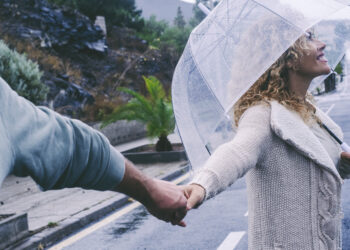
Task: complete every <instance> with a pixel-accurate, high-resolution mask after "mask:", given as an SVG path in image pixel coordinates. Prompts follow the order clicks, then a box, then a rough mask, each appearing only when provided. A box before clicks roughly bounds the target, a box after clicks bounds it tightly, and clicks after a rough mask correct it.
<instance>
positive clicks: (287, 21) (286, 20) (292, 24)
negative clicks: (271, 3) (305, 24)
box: [250, 0, 304, 31]
mask: <svg viewBox="0 0 350 250" xmlns="http://www.w3.org/2000/svg"><path fill="white" fill-rule="evenodd" d="M250 1H253V2H255V3H256V4H257V5H259V6H261V7H262V8H264V9H266V10H267V11H270V12H272V13H273V14H275V15H277V16H278V17H280V18H282V19H283V20H284V21H285V22H286V23H288V24H290V25H291V26H294V27H296V28H297V29H299V30H301V31H304V30H303V29H302V28H300V27H299V26H297V25H295V24H294V23H291V22H290V21H289V20H288V19H286V18H285V17H283V16H281V15H280V14H278V13H277V12H275V11H273V10H271V9H269V8H267V7H266V6H264V5H262V4H261V3H259V2H257V1H255V0H250Z"/></svg>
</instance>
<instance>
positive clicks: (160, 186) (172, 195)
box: [144, 179, 187, 227]
mask: <svg viewBox="0 0 350 250" xmlns="http://www.w3.org/2000/svg"><path fill="white" fill-rule="evenodd" d="M146 187H147V189H148V192H149V194H150V199H149V201H148V202H146V204H144V205H145V206H146V208H147V209H148V211H149V212H150V213H151V214H152V215H154V216H155V217H157V218H158V219H161V220H164V221H167V222H171V224H173V225H179V226H182V227H185V226H186V224H185V222H184V221H182V219H183V218H184V217H185V215H186V213H187V210H186V205H187V199H186V197H185V196H184V194H183V192H182V190H181V189H180V188H179V187H178V186H176V185H175V184H173V183H170V182H166V181H161V180H156V179H151V180H149V183H147V186H146Z"/></svg>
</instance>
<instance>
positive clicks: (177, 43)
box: [161, 26, 192, 54]
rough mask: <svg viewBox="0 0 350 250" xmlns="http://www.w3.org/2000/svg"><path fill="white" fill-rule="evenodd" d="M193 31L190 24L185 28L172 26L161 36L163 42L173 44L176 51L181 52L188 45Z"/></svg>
mask: <svg viewBox="0 0 350 250" xmlns="http://www.w3.org/2000/svg"><path fill="white" fill-rule="evenodd" d="M191 31H192V28H191V27H189V26H186V27H184V28H183V29H180V28H178V27H170V28H168V29H166V30H165V31H164V33H163V35H162V36H161V42H163V43H165V44H167V45H171V46H173V47H174V48H175V49H176V51H177V52H178V53H179V54H181V53H182V51H183V50H184V48H185V46H186V43H187V40H188V37H189V36H190V34H191Z"/></svg>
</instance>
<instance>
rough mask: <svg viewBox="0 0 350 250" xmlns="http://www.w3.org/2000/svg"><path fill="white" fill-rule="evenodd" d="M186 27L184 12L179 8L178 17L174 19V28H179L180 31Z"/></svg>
mask: <svg viewBox="0 0 350 250" xmlns="http://www.w3.org/2000/svg"><path fill="white" fill-rule="evenodd" d="M185 25H186V21H185V18H184V15H183V14H182V10H181V7H180V6H179V7H177V14H176V17H175V19H174V26H176V27H178V28H179V29H183V28H185Z"/></svg>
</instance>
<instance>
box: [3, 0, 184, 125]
mask: <svg viewBox="0 0 350 250" xmlns="http://www.w3.org/2000/svg"><path fill="white" fill-rule="evenodd" d="M0 36H1V38H2V39H3V40H4V41H5V42H6V43H7V44H8V45H9V46H10V47H11V48H13V49H16V50H17V51H18V52H20V53H26V54H27V56H28V57H29V58H30V59H32V60H33V61H35V62H37V63H38V64H39V65H40V69H41V70H42V71H44V76H43V79H42V81H43V82H44V83H45V84H46V85H47V86H49V88H50V93H49V95H48V99H47V101H46V102H45V103H43V105H46V106H49V107H51V108H53V109H55V110H56V111H58V112H60V113H62V114H64V115H68V116H70V117H75V118H79V119H82V120H85V121H96V120H99V119H100V118H101V117H102V115H103V114H106V113H109V112H111V111H112V109H113V108H114V107H116V106H117V105H119V104H121V103H124V102H126V101H127V100H128V97H127V96H125V95H124V94H121V93H120V92H118V91H116V88H117V87H118V86H126V87H128V88H132V89H134V90H137V91H141V92H142V91H144V85H143V80H142V75H155V76H157V77H158V78H159V79H160V80H161V81H162V82H163V84H164V85H165V86H166V88H167V89H169V87H170V83H171V77H172V73H173V70H174V68H175V66H176V62H177V59H178V58H177V56H176V55H174V53H173V50H172V49H171V48H162V49H159V50H157V49H152V48H150V46H148V44H147V42H146V41H144V40H142V39H140V38H138V37H137V35H136V33H135V31H134V30H132V29H128V28H121V27H117V26H113V27H110V28H109V30H108V31H107V37H104V35H103V33H102V31H101V29H100V28H99V27H97V26H94V24H93V22H92V21H90V20H89V19H88V18H87V17H85V16H83V15H82V14H80V13H78V12H76V11H71V10H68V9H60V8H58V7H57V6H53V5H50V4H48V3H47V2H46V1H44V0H18V1H16V3H13V1H10V0H3V1H1V2H0Z"/></svg>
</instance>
